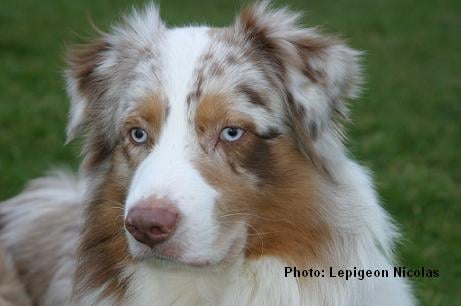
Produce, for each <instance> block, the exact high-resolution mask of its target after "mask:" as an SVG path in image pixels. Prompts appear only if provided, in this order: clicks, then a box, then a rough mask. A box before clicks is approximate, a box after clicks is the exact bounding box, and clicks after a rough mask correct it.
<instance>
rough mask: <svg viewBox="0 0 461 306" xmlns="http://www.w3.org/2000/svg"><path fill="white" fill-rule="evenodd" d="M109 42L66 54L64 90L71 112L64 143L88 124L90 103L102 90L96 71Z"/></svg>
mask: <svg viewBox="0 0 461 306" xmlns="http://www.w3.org/2000/svg"><path fill="white" fill-rule="evenodd" d="M108 49H109V44H108V42H106V41H105V40H103V39H99V40H96V41H94V42H92V43H89V44H86V45H82V46H79V47H74V49H73V50H72V51H71V52H69V54H68V56H67V63H68V70H67V71H66V74H65V76H66V81H67V92H68V94H69V96H70V111H69V118H68V123H67V142H70V141H72V140H73V139H74V138H75V137H76V136H77V135H78V134H79V133H80V132H81V131H82V130H83V129H84V127H85V126H86V125H87V124H88V121H89V114H90V112H91V111H90V109H89V108H90V105H91V104H93V103H96V102H93V101H97V100H98V97H99V96H100V95H101V94H102V92H103V89H104V84H103V81H104V78H103V76H98V74H97V73H96V70H97V67H98V66H100V65H101V64H102V62H103V60H104V52H106V51H107V50H108Z"/></svg>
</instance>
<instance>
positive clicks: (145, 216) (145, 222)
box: [125, 203, 178, 247]
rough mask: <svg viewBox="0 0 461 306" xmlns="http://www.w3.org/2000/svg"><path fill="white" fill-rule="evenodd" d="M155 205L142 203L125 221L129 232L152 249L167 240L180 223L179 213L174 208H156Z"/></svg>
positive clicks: (131, 211)
mask: <svg viewBox="0 0 461 306" xmlns="http://www.w3.org/2000/svg"><path fill="white" fill-rule="evenodd" d="M147 204H149V203H147ZM153 204H155V203H150V205H146V203H142V204H141V205H138V206H136V207H134V208H133V209H131V210H130V212H129V213H128V216H127V218H126V221H125V227H126V229H127V231H128V232H129V233H130V234H131V235H132V236H133V237H134V238H135V239H136V240H138V241H139V242H141V243H143V244H145V245H148V246H150V247H153V246H154V245H155V244H158V243H160V242H163V241H165V240H167V239H168V238H169V237H170V236H171V235H172V234H173V232H174V230H175V229H176V224H177V222H178V212H177V210H176V209H175V208H174V207H173V206H168V207H155V206H154V205H153Z"/></svg>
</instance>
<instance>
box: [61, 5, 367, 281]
mask: <svg viewBox="0 0 461 306" xmlns="http://www.w3.org/2000/svg"><path fill="white" fill-rule="evenodd" d="M297 21H298V15H296V14H293V13H291V12H289V11H288V10H286V9H281V10H271V9H269V8H268V7H267V5H266V4H264V3H262V4H257V5H253V6H251V7H249V8H247V9H245V10H243V12H242V13H241V14H240V15H239V17H238V18H237V20H236V21H235V23H234V24H233V25H232V26H230V27H228V28H207V27H186V28H173V29H169V28H167V27H166V26H165V25H164V24H163V23H162V21H161V20H160V18H159V16H158V12H157V10H156V9H155V7H153V6H151V7H148V8H147V9H146V10H145V11H143V12H138V13H136V12H135V13H134V14H133V15H132V16H131V17H129V18H127V20H126V23H125V24H123V25H121V26H117V27H114V28H113V30H112V31H111V33H109V34H104V35H102V36H101V37H100V38H99V39H98V40H96V41H95V42H93V43H91V44H88V45H85V46H83V48H79V49H76V50H75V51H74V52H72V53H71V54H70V57H69V64H70V68H69V70H68V71H67V80H68V88H69V92H70V95H71V98H72V106H71V113H70V120H69V125H68V136H69V138H73V137H74V136H75V135H78V134H79V133H83V134H85V139H86V142H85V152H84V154H85V161H84V168H85V169H86V170H87V171H88V174H89V176H90V177H91V178H92V184H91V185H92V186H90V187H91V189H92V195H91V199H90V203H89V207H88V214H87V222H86V226H85V231H84V235H83V241H82V246H81V251H82V252H83V253H85V252H92V257H91V259H87V261H91V262H93V263H95V265H98V266H99V267H98V269H99V270H101V269H102V268H101V267H109V266H110V267H112V268H113V267H114V266H116V263H117V260H121V259H120V258H122V259H126V258H129V260H135V261H136V260H146V259H150V258H156V259H165V260H167V261H172V262H177V263H182V264H187V265H194V266H204V265H210V264H215V263H220V262H226V261H231V260H232V259H233V258H235V257H238V256H241V255H244V256H260V255H261V254H263V255H280V254H282V253H286V252H287V250H291V252H292V253H297V252H300V253H303V256H305V255H306V254H307V253H312V255H313V256H314V254H315V253H316V249H317V246H318V245H319V244H321V243H322V241H325V240H328V236H329V232H328V224H327V223H328V222H327V220H325V217H324V215H325V207H323V206H322V203H321V202H322V200H321V196H319V188H320V187H319V184H321V181H322V180H324V179H328V176H329V172H330V170H329V169H328V161H327V159H326V158H325V154H329V152H328V150H329V148H330V149H332V146H335V145H338V141H337V139H338V138H339V136H337V134H338V133H337V131H338V119H339V118H340V117H341V116H344V115H345V112H346V106H345V99H347V98H351V97H353V96H354V95H355V93H356V85H357V83H358V81H359V66H358V63H357V57H358V52H356V51H354V50H352V49H350V48H348V47H347V46H345V45H344V44H343V43H342V42H341V41H340V40H337V39H334V38H331V37H325V36H322V35H320V34H319V33H318V32H317V31H315V30H314V29H309V28H302V27H299V26H298V25H297ZM329 144H330V145H331V147H328V145H329ZM332 150H333V149H332ZM317 255H318V254H317ZM101 273H103V272H101Z"/></svg>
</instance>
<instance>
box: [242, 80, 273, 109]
mask: <svg viewBox="0 0 461 306" xmlns="http://www.w3.org/2000/svg"><path fill="white" fill-rule="evenodd" d="M237 90H238V91H239V92H241V93H242V94H244V95H245V96H247V97H248V100H249V101H250V102H251V103H254V104H256V105H260V106H267V103H266V101H265V99H264V98H263V97H262V96H261V94H260V93H259V92H258V91H256V90H254V89H253V88H251V87H250V86H248V85H245V84H240V85H239V86H238V88H237Z"/></svg>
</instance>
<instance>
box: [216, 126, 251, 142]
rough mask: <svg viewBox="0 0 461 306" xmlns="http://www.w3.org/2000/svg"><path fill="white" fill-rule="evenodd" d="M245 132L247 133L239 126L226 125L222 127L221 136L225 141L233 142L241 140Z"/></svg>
mask: <svg viewBox="0 0 461 306" xmlns="http://www.w3.org/2000/svg"><path fill="white" fill-rule="evenodd" d="M243 134H245V130H244V129H241V128H238V127H226V128H224V129H222V131H221V134H220V135H219V138H220V139H221V140H223V141H227V142H233V141H237V140H239V139H240V138H241V137H242V136H243Z"/></svg>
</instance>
